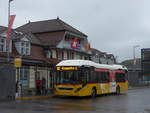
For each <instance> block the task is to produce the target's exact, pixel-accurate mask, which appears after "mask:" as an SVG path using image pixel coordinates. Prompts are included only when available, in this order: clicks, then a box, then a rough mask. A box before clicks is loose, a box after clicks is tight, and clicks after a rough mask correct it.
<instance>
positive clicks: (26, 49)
mask: <svg viewBox="0 0 150 113" xmlns="http://www.w3.org/2000/svg"><path fill="white" fill-rule="evenodd" d="M20 50H21V51H20V53H21V55H30V42H29V41H21V42H20Z"/></svg>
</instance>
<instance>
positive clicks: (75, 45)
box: [71, 39, 78, 49]
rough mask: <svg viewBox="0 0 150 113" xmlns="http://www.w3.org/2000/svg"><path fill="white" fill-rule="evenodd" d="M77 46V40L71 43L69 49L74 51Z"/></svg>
mask: <svg viewBox="0 0 150 113" xmlns="http://www.w3.org/2000/svg"><path fill="white" fill-rule="evenodd" d="M77 45H78V40H77V39H75V40H73V41H72V43H71V47H72V48H73V49H76V48H77Z"/></svg>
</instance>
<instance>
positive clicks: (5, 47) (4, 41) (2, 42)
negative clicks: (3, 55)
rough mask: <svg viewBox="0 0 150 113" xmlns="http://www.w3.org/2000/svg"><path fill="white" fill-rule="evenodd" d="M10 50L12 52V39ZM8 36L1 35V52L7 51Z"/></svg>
mask: <svg viewBox="0 0 150 113" xmlns="http://www.w3.org/2000/svg"><path fill="white" fill-rule="evenodd" d="M9 44H10V45H9V52H11V46H12V41H11V40H10V42H9ZM7 50H8V49H7V45H6V38H5V37H0V52H7Z"/></svg>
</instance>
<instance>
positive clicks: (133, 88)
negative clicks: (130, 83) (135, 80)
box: [128, 86, 150, 90]
mask: <svg viewBox="0 0 150 113" xmlns="http://www.w3.org/2000/svg"><path fill="white" fill-rule="evenodd" d="M145 88H150V87H147V86H143V87H132V88H129V89H128V90H136V89H145Z"/></svg>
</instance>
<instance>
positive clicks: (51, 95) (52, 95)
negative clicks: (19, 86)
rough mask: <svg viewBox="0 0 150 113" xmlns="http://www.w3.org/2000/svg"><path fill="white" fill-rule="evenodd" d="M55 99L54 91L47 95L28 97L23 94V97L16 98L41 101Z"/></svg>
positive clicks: (17, 98)
mask: <svg viewBox="0 0 150 113" xmlns="http://www.w3.org/2000/svg"><path fill="white" fill-rule="evenodd" d="M52 97H54V93H53V91H50V92H49V93H47V94H45V95H42V94H41V95H35V94H34V95H33V94H31V95H26V94H22V96H21V97H16V100H40V99H49V98H52Z"/></svg>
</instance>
